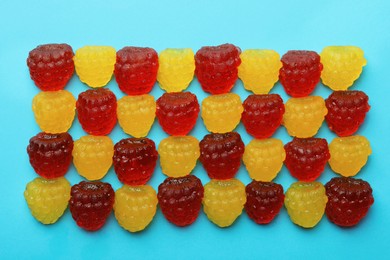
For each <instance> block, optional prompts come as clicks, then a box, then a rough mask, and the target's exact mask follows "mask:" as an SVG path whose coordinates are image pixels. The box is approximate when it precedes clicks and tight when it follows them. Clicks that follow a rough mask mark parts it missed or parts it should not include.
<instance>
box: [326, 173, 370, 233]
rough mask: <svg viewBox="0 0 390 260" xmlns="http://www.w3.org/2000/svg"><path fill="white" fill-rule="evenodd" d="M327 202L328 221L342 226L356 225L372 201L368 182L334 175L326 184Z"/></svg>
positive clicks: (365, 213)
mask: <svg viewBox="0 0 390 260" xmlns="http://www.w3.org/2000/svg"><path fill="white" fill-rule="evenodd" d="M325 189H326V195H327V196H328V203H327V204H326V209H325V213H326V215H327V217H328V219H329V220H330V221H332V222H333V223H335V224H336V225H339V226H342V227H351V226H355V225H357V224H358V223H359V222H360V221H361V220H362V219H363V218H364V217H365V216H366V215H367V213H368V210H369V209H370V207H371V206H372V204H373V203H374V197H373V196H372V189H371V186H370V184H369V183H368V182H366V181H363V180H362V179H354V178H350V177H336V178H333V179H331V180H330V181H329V182H328V183H327V184H326V185H325Z"/></svg>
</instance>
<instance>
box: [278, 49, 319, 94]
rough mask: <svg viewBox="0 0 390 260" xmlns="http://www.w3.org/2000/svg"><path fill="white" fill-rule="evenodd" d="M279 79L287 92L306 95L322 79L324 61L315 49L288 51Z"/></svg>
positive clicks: (284, 56) (283, 58)
mask: <svg viewBox="0 0 390 260" xmlns="http://www.w3.org/2000/svg"><path fill="white" fill-rule="evenodd" d="M281 61H282V64H283V66H282V68H281V69H280V71H279V80H280V83H281V84H282V85H283V87H284V89H285V91H286V92H287V94H289V95H290V96H292V97H306V96H308V95H310V93H312V92H313V91H314V88H315V86H316V85H317V84H318V82H319V81H320V76H321V71H322V67H323V66H322V63H321V62H320V55H318V54H317V53H316V52H314V51H288V52H287V53H286V54H284V55H283V57H282V59H281Z"/></svg>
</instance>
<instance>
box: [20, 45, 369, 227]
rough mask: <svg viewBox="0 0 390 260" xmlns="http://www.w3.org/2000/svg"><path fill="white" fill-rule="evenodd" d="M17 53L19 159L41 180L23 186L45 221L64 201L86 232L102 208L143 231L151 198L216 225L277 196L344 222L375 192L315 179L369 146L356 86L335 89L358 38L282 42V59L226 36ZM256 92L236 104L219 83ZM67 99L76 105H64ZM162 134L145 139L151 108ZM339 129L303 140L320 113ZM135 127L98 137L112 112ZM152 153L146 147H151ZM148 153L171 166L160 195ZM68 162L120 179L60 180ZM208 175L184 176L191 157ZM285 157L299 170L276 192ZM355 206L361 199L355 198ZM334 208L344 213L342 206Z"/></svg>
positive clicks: (354, 56) (301, 216) (354, 72)
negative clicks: (192, 43) (25, 101)
mask: <svg viewBox="0 0 390 260" xmlns="http://www.w3.org/2000/svg"><path fill="white" fill-rule="evenodd" d="M27 64H28V66H29V68H30V74H31V78H32V79H33V80H34V82H35V84H36V85H37V86H38V87H39V88H40V89H41V90H43V92H41V93H39V94H38V95H37V96H36V97H34V99H33V111H34V115H35V118H36V121H37V123H38V125H39V126H40V128H41V129H42V131H43V132H42V133H39V134H38V135H37V136H35V137H33V138H32V139H31V140H30V144H29V146H28V148H27V150H28V153H29V156H30V162H31V164H32V166H33V168H34V169H35V171H36V172H37V173H38V174H39V175H41V176H42V177H43V178H37V179H36V180H34V181H33V182H31V183H29V184H28V185H27V188H26V191H25V198H26V200H27V203H28V205H29V207H30V209H31V211H32V214H33V216H34V217H36V218H37V219H38V220H39V221H41V222H42V223H45V224H49V223H54V222H55V221H57V219H58V218H59V217H60V216H61V215H62V214H63V212H64V210H65V209H66V208H67V205H68V201H69V207H70V211H71V213H72V216H73V218H74V219H75V221H76V222H77V224H78V225H79V226H80V227H82V228H84V229H86V230H97V229H99V228H101V227H102V226H103V225H104V223H105V221H106V219H107V217H108V215H109V214H110V212H111V210H112V208H114V213H115V217H116V218H117V220H118V223H119V224H120V225H121V226H122V227H123V228H125V229H127V230H129V231H130V232H136V231H140V230H143V229H144V228H145V227H146V226H147V225H148V224H149V223H150V222H151V221H152V219H153V216H154V214H155V212H156V207H157V204H159V206H160V208H161V210H162V213H163V214H164V216H165V217H166V218H167V219H168V220H169V221H170V222H172V223H174V224H176V225H178V226H186V225H190V224H191V223H193V222H194V221H195V220H196V218H197V216H198V214H199V211H200V209H201V207H202V203H203V209H204V212H205V213H206V215H207V216H208V218H209V219H210V220H211V221H212V222H214V223H215V224H216V225H218V226H221V227H226V226H230V225H231V224H232V223H233V222H234V221H235V219H236V218H237V217H238V216H239V215H240V214H241V212H242V210H243V208H244V207H245V209H246V212H247V213H248V215H249V217H250V218H252V219H253V220H254V221H255V222H256V223H259V224H266V223H269V222H271V221H272V220H273V218H274V217H275V216H276V215H277V214H278V212H279V210H280V209H281V207H282V205H283V202H284V204H285V206H286V208H287V210H288V214H289V215H290V218H291V220H292V221H293V222H294V223H296V224H297V225H300V226H302V227H306V228H310V227H314V226H315V225H316V224H317V223H318V222H319V221H320V220H321V218H322V215H323V214H324V211H326V215H327V216H328V218H329V219H330V220H331V221H332V222H334V223H335V224H337V225H341V226H352V225H356V224H357V223H358V222H359V221H360V220H361V218H363V217H364V216H365V214H366V213H367V211H368V209H369V207H370V206H371V204H372V203H373V198H372V190H371V187H370V186H369V184H368V183H367V182H365V181H363V180H360V179H352V178H347V177H339V178H334V179H332V180H331V181H330V182H329V183H328V184H327V185H325V187H324V186H323V185H322V184H321V183H319V182H316V181H315V180H316V179H317V178H318V177H319V176H320V174H321V173H322V171H323V170H324V167H325V165H326V163H327V162H328V161H329V164H330V166H331V168H332V169H333V170H334V171H335V172H337V173H339V174H341V175H342V176H354V175H356V174H357V173H358V172H359V170H360V169H361V168H362V167H363V166H364V164H365V163H366V161H367V158H368V156H369V155H370V153H371V150H370V146H369V142H368V140H367V139H365V138H364V137H362V136H358V135H355V136H351V135H352V134H354V133H355V132H356V131H357V130H358V128H359V126H360V125H361V124H362V123H363V121H364V118H365V114H366V112H368V110H369V108H370V107H369V105H368V97H367V96H366V95H365V94H364V93H363V92H361V91H345V90H346V89H347V88H348V87H349V86H351V85H352V84H353V82H354V80H356V79H357V78H358V77H359V75H360V73H361V71H362V67H363V66H364V65H365V59H364V57H363V52H362V51H361V50H360V49H359V48H357V47H350V46H338V47H326V48H324V50H323V52H322V53H321V57H320V55H318V54H317V53H315V52H313V51H289V52H287V53H286V54H285V55H283V56H282V58H281V59H280V57H279V54H278V53H276V52H274V51H270V50H245V51H243V52H241V50H240V49H239V48H237V47H236V46H234V45H231V44H224V45H220V46H215V47H203V48H201V49H200V50H199V51H198V52H197V53H196V54H195V55H194V53H193V52H192V50H191V49H166V50H164V51H162V52H161V53H160V54H159V55H157V52H156V51H154V50H153V49H151V48H138V47H125V48H123V49H121V50H119V51H118V52H116V51H115V49H113V48H112V47H106V46H86V47H83V48H80V49H78V50H77V51H76V53H75V55H73V50H72V48H71V47H70V46H69V45H65V44H62V45H53V44H51V45H43V46H38V47H37V48H36V49H34V50H33V51H31V52H30V54H29V58H28V60H27ZM74 68H75V70H76V73H77V74H78V76H79V78H80V80H81V81H82V82H84V83H85V84H87V85H88V86H90V87H92V88H94V89H90V90H87V91H85V92H82V93H80V95H79V96H78V99H77V102H76V100H75V98H74V97H73V96H72V94H71V93H70V92H67V91H66V90H62V89H63V88H64V87H65V86H66V84H67V82H68V80H69V79H70V78H71V76H72V75H73V70H74ZM113 73H114V75H115V79H116V81H117V83H118V86H119V88H120V89H121V90H122V91H123V92H125V93H126V94H128V96H125V97H123V98H121V99H120V100H118V101H117V100H116V97H115V95H114V94H113V93H112V92H111V91H110V90H108V89H106V88H101V87H103V86H105V85H106V84H107V83H108V82H109V81H110V79H111V77H112V74H113ZM194 74H195V75H196V76H197V78H198V81H199V82H200V84H201V87H202V89H203V90H204V91H206V92H209V93H211V94H212V95H211V96H209V97H207V98H205V99H204V100H203V102H202V104H201V117H202V119H203V121H204V124H205V126H206V128H207V129H208V130H209V131H210V132H212V133H211V134H208V135H206V136H205V137H204V138H203V139H202V140H201V141H200V142H198V140H197V139H196V138H194V137H192V136H189V135H187V134H188V133H190V131H191V130H192V128H193V127H194V125H195V123H196V120H197V117H198V113H199V111H200V105H199V103H198V100H197V97H196V96H195V95H194V94H192V93H190V92H178V91H183V90H185V89H186V88H187V86H188V85H189V83H190V82H191V80H192V78H193V77H194ZM238 77H240V79H241V80H242V81H243V83H244V87H245V88H246V89H248V90H251V91H253V92H254V93H256V94H255V95H250V96H249V97H248V98H247V99H246V100H245V101H244V102H243V103H241V99H240V97H239V96H238V95H236V94H234V93H228V92H229V91H230V90H231V88H232V87H233V86H234V84H235V82H236V80H237V78H238ZM320 77H321V78H322V81H323V83H324V84H325V85H327V86H329V87H330V88H331V89H334V90H342V91H335V92H334V93H333V94H331V95H330V96H329V97H328V99H327V100H326V101H324V100H323V99H322V98H321V97H317V96H309V95H310V94H311V93H312V92H313V90H314V88H315V87H316V85H317V83H318V82H319V81H320ZM278 79H279V80H280V82H281V84H282V85H283V87H284V88H285V90H286V92H287V94H289V95H290V96H292V98H290V99H289V100H288V101H287V102H286V103H285V104H284V103H283V100H282V99H281V98H280V96H279V95H277V94H268V92H269V91H270V89H271V88H272V87H273V85H274V84H275V83H276V82H277V81H278ZM156 80H157V81H158V82H159V85H160V86H161V88H162V89H164V90H166V91H167V93H165V94H163V95H162V96H161V97H160V98H158V99H157V102H155V101H154V98H153V96H150V95H149V94H147V93H149V92H150V91H151V89H152V87H153V86H154V83H155V82H156ZM75 108H76V109H75ZM75 110H77V116H78V119H79V122H80V124H81V126H82V128H83V129H84V130H85V132H86V133H88V134H89V135H87V136H84V137H82V138H80V139H79V140H77V141H75V142H74V143H73V140H72V137H71V136H70V135H69V134H68V133H66V131H67V130H68V129H69V128H70V126H71V125H72V122H73V118H74V116H75ZM155 115H156V117H157V120H158V122H159V124H160V126H161V127H162V129H163V130H164V131H165V132H166V133H168V134H169V135H172V136H170V137H168V138H166V139H164V140H162V141H161V142H160V144H159V145H158V149H156V145H155V143H154V142H153V141H152V140H150V139H148V138H145V136H147V134H148V132H149V130H150V128H151V126H152V124H153V121H154V117H155ZM324 118H325V120H326V121H327V124H328V126H329V128H330V129H331V130H332V131H334V132H335V133H336V134H337V135H339V136H340V137H338V138H335V139H334V140H333V141H332V142H331V143H330V145H329V147H328V143H327V141H326V140H325V139H321V138H313V137H312V136H314V135H315V134H316V133H317V131H318V129H319V128H320V126H321V125H322V123H323V121H324ZM117 120H118V122H119V125H120V126H121V127H122V129H123V130H124V132H125V133H127V134H129V135H131V136H133V137H134V138H127V139H123V140H121V141H120V142H118V143H117V144H115V145H114V144H113V142H112V141H111V139H110V138H109V137H107V136H105V135H107V134H109V133H110V132H111V130H112V129H113V127H114V126H115V125H116V122H117ZM240 120H241V122H242V123H243V125H244V127H245V129H246V130H247V132H248V133H249V134H250V135H252V136H253V137H254V138H255V139H253V140H252V141H251V142H250V143H249V144H248V145H247V146H246V147H245V145H244V143H243V142H242V140H241V137H240V135H239V134H238V133H236V132H232V131H233V130H234V129H235V127H236V126H237V125H238V123H239V122H240ZM282 123H283V125H284V126H285V127H286V129H287V131H288V133H289V134H290V135H291V136H294V137H296V138H295V139H293V141H291V142H289V143H287V144H286V145H285V146H283V143H282V142H281V141H280V140H278V139H274V138H270V137H271V136H272V135H273V133H274V132H275V131H276V129H277V128H278V127H280V125H281V124H282ZM157 150H158V151H157ZM158 156H159V157H160V164H161V168H162V172H163V173H164V174H166V175H167V176H169V177H168V178H167V179H166V180H165V181H164V182H163V183H162V184H161V185H160V186H159V189H158V194H156V192H155V191H154V189H153V188H152V187H150V186H149V185H147V184H146V183H147V182H148V180H149V179H150V178H151V176H152V174H153V171H154V169H155V167H156V162H157V157H158ZM72 157H73V163H74V165H75V167H76V169H77V171H78V173H79V174H80V175H81V176H83V177H85V178H86V179H87V180H90V181H91V180H99V179H101V178H102V177H104V175H105V174H106V173H107V171H108V170H109V168H110V167H111V164H112V163H113V165H114V169H115V172H116V174H117V176H118V179H119V180H120V181H121V182H123V183H124V184H125V185H124V186H123V187H122V188H120V189H118V190H117V191H116V192H114V191H113V189H112V187H111V186H110V184H108V183H103V182H99V181H93V182H90V181H88V182H87V181H84V182H81V183H80V184H77V185H74V186H73V187H72V188H71V187H70V184H69V182H67V181H66V179H65V178H64V177H62V176H64V175H65V174H66V172H67V170H68V167H69V165H70V164H71V161H72ZM198 158H199V161H200V162H201V163H202V165H203V167H204V168H205V170H206V172H207V174H208V175H209V177H210V178H211V181H210V182H209V183H208V184H206V185H205V186H204V187H203V186H202V183H201V182H200V180H199V179H198V178H197V177H196V176H195V175H196V173H193V174H194V175H189V174H190V173H191V171H192V169H193V168H194V167H195V165H196V162H197V159H198ZM241 159H242V161H243V162H244V164H245V166H246V169H247V170H248V173H249V176H250V177H251V178H252V179H254V181H253V182H252V183H250V184H249V185H247V187H245V186H244V184H243V183H241V182H240V181H239V180H238V179H235V178H234V176H235V174H236V173H237V171H238V168H239V167H240V164H241ZM283 162H284V164H285V165H286V167H287V168H288V170H289V171H290V173H291V175H292V176H294V177H295V178H297V179H298V180H299V182H297V183H293V184H292V185H291V187H290V188H289V189H288V190H287V192H286V194H284V191H283V188H282V186H281V185H279V184H275V183H272V182H271V181H272V180H273V179H274V178H275V177H276V175H277V174H278V172H279V171H280V169H281V167H282V164H283ZM357 204H359V206H355V205H357ZM344 211H348V213H347V214H346V213H345V212H344Z"/></svg>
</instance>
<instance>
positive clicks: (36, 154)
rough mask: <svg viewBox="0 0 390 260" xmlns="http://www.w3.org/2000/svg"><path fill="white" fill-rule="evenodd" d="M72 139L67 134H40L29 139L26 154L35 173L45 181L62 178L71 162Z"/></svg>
mask: <svg viewBox="0 0 390 260" xmlns="http://www.w3.org/2000/svg"><path fill="white" fill-rule="evenodd" d="M72 150H73V139H72V136H70V134H68V133H61V134H48V133H44V132H41V133H39V134H37V135H36V136H34V137H32V138H31V139H30V143H29V145H28V146H27V153H28V156H29V157H30V163H31V166H32V167H33V168H34V170H35V172H36V173H38V174H39V175H40V176H42V177H43V178H46V179H53V178H58V177H62V176H64V175H65V174H66V172H67V171H68V169H69V166H70V164H71V162H72Z"/></svg>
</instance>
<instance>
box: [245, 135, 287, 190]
mask: <svg viewBox="0 0 390 260" xmlns="http://www.w3.org/2000/svg"><path fill="white" fill-rule="evenodd" d="M285 158H286V152H285V151H284V147H283V143H282V141H280V140H279V139H275V138H269V139H263V140H258V139H253V140H252V141H250V142H249V144H247V146H246V147H245V152H244V156H243V157H242V159H243V162H244V164H245V167H246V169H247V170H248V173H249V177H251V178H252V179H254V180H256V181H265V182H268V181H272V180H273V179H274V178H275V177H276V175H278V173H279V172H280V170H281V169H282V166H283V161H284V159H285Z"/></svg>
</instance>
